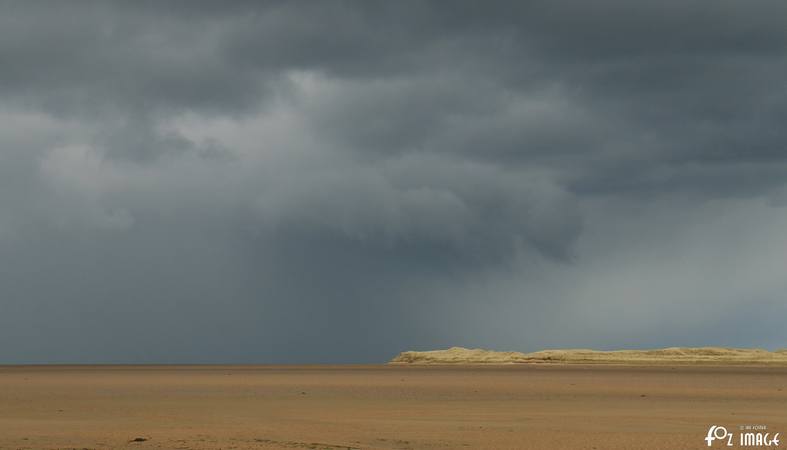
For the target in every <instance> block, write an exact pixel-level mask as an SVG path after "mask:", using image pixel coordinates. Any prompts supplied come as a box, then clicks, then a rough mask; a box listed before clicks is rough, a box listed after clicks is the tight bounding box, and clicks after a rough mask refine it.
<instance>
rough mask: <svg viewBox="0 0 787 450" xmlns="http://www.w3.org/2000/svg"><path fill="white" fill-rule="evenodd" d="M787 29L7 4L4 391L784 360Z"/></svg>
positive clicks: (630, 10) (469, 7)
mask: <svg viewBox="0 0 787 450" xmlns="http://www.w3.org/2000/svg"><path fill="white" fill-rule="evenodd" d="M786 20H787V2H785V1H783V0H773V1H758V0H754V1H741V0H735V1H725V0H715V1H702V2H700V1H692V0H679V1H678V0H675V1H672V0H667V1H658V2H634V1H630V0H620V1H608V0H601V1H592V2H590V1H586V0H576V1H530V2H528V1H512V2H479V1H470V2H466V3H465V2H459V1H451V2H447V1H443V2H428V1H422V2H410V1H380V2H371V1H360V0H359V1H356V2H352V1H314V2H297V1H292V2H267V3H261V2H249V3H242V2H218V1H217V2H198V1H183V2H178V1H172V2H159V1H136V2H123V3H120V2H118V3H113V2H99V1H96V2H79V1H52V2H36V1H32V2H30V1H27V2H23V1H18V2H13V1H3V2H2V3H0V362H2V363H46V362H58V363H59V362H125V363H153V362H155V363H166V362H173V363H186V362H240V363H252V362H259V363H317V362H382V361H385V360H387V359H389V358H390V357H392V356H393V355H394V354H396V353H397V352H399V351H402V350H410V349H433V348H441V347H447V346H452V345H462V346H468V347H487V348H494V349H499V350H519V351H533V350H539V349H542V348H555V347H584V348H599V349H610V348H640V347H666V346H678V345H680V346H705V345H720V346H739V347H750V346H756V347H764V348H769V349H774V348H780V347H787V327H785V326H784V318H785V317H787V26H785V23H787V22H785V21H786Z"/></svg>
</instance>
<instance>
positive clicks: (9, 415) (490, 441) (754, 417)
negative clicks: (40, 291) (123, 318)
mask: <svg viewBox="0 0 787 450" xmlns="http://www.w3.org/2000/svg"><path fill="white" fill-rule="evenodd" d="M712 424H716V425H723V426H726V427H727V428H728V429H730V430H732V431H737V428H738V426H739V425H767V426H768V430H769V431H771V432H782V434H783V435H785V436H784V438H785V439H787V368H785V367H707V366H702V367H691V366H678V367H664V366H660V367H624V366H576V365H514V366H483V367H468V366H462V367H460V366H449V367H445V366H426V367H424V366H420V367H413V366H382V365H381V366H25V367H17V366H0V449H64V448H77V449H82V448H87V449H118V448H132V449H154V448H156V449H276V448H288V449H299V448H314V449H346V448H360V449H367V448H368V449H461V448H486V449H524V448H534V449H594V448H595V449H599V450H600V449H616V448H621V449H622V448H643V449H650V448H652V449H665V448H669V449H699V448H707V447H706V444H705V442H704V440H703V439H704V437H705V435H706V433H707V430H708V427H709V426H710V425H712ZM136 438H141V439H146V440H145V441H141V442H130V441H132V440H134V439H136ZM717 444H718V443H717ZM783 445H784V444H782V447H783ZM719 446H720V444H719V445H717V447H719ZM725 448H726V447H725Z"/></svg>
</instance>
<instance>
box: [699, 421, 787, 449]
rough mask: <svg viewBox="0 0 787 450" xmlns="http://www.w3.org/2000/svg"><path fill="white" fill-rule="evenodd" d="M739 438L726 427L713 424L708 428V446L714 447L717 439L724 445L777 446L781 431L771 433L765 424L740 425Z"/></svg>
mask: <svg viewBox="0 0 787 450" xmlns="http://www.w3.org/2000/svg"><path fill="white" fill-rule="evenodd" d="M738 430H739V431H740V432H739V433H738V438H737V439H736V438H735V433H733V432H731V431H728V430H727V429H726V428H725V427H722V426H719V425H711V427H710V428H708V435H707V436H705V442H706V443H707V444H708V447H712V446H713V444H714V442H715V441H719V443H720V444H721V445H722V446H727V447H733V446H740V447H776V446H777V445H779V433H775V434H773V435H771V433H770V432H768V431H767V430H768V427H767V426H765V425H740V426H738Z"/></svg>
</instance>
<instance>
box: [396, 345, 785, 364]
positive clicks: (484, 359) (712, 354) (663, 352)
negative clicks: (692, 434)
mask: <svg viewBox="0 0 787 450" xmlns="http://www.w3.org/2000/svg"><path fill="white" fill-rule="evenodd" d="M390 363H392V364H516V363H582V364H587V363H607V364H616V363H617V364H666V363H669V364H674V363H689V364H693V363H717V364H787V349H779V350H776V351H773V352H770V351H767V350H762V349H743V348H724V347H699V348H690V347H670V348H663V349H654V350H613V351H599V350H589V349H561V350H541V351H538V352H533V353H520V352H497V351H493V350H483V349H467V348H463V347H451V348H449V349H447V350H432V351H423V352H418V351H408V352H402V353H400V354H398V355H397V356H396V357H395V358H393V359H392V360H391V361H390Z"/></svg>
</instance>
